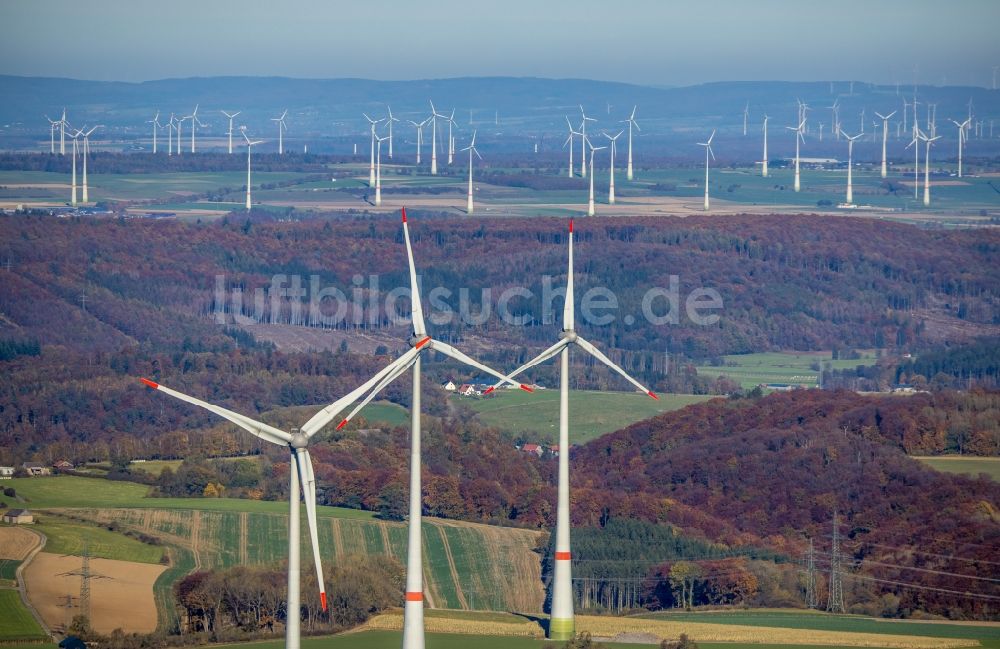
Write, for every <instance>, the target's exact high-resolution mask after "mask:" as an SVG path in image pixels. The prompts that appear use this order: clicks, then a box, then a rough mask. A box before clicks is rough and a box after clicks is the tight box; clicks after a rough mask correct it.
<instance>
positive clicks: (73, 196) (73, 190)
mask: <svg viewBox="0 0 1000 649" xmlns="http://www.w3.org/2000/svg"><path fill="white" fill-rule="evenodd" d="M82 134H83V131H82V130H77V131H76V133H70V134H69V137H70V138H71V139H72V140H73V182H72V184H71V186H70V187H71V194H70V205H72V206H73V207H76V203H77V200H76V198H77V193H76V151H77V144H76V143H77V138H79V137H80V136H81V135H82Z"/></svg>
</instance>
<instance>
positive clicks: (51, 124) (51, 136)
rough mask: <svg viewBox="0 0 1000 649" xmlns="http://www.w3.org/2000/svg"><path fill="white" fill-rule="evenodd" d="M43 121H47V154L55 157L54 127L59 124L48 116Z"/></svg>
mask: <svg viewBox="0 0 1000 649" xmlns="http://www.w3.org/2000/svg"><path fill="white" fill-rule="evenodd" d="M45 119H47V120H49V153H50V154H51V155H55V153H56V127H57V126H59V122H57V121H56V120H54V119H52V118H51V117H49V116H48V115H46V116H45Z"/></svg>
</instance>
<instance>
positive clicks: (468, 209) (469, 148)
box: [462, 131, 483, 214]
mask: <svg viewBox="0 0 1000 649" xmlns="http://www.w3.org/2000/svg"><path fill="white" fill-rule="evenodd" d="M462 151H468V152H469V200H468V201H467V202H466V206H465V211H466V213H467V214H472V211H473V204H472V154H473V153H475V154H476V157H477V158H479V159H480V160H482V159H483V156H481V155H479V151H478V150H477V149H476V131H473V132H472V141H471V142H470V143H469V146H467V147H465V148H464V149H462Z"/></svg>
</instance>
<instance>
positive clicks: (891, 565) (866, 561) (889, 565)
mask: <svg viewBox="0 0 1000 649" xmlns="http://www.w3.org/2000/svg"><path fill="white" fill-rule="evenodd" d="M819 554H827V555H828V554H829V553H828V552H819ZM855 564H856V565H857V566H861V565H862V564H866V565H870V566H884V567H886V568H897V569H899V570H915V571H917V572H926V573H930V574H934V575H946V576H948V577H960V578H962V579H977V580H979V581H989V582H992V583H995V584H1000V579H996V578H993V577H980V576H979V575H963V574H961V573H958V572H948V571H946V570H934V569H933V568H918V567H916V566H903V565H899V564H896V563H883V562H881V561H873V560H871V559H858V560H856V561H855Z"/></svg>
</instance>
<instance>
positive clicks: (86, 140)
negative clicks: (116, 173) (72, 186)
mask: <svg viewBox="0 0 1000 649" xmlns="http://www.w3.org/2000/svg"><path fill="white" fill-rule="evenodd" d="M84 128H87V127H86V126H84ZM99 128H103V127H102V126H101V125H100V124H98V125H97V126H95V127H93V128H92V129H90V130H89V131H86V132H83V202H84V203H89V202H90V195H89V193H88V192H87V156H89V155H90V134H91V133H93V132H94V131H96V130H97V129H99ZM81 132H82V131H81ZM78 135H79V133H78Z"/></svg>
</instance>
